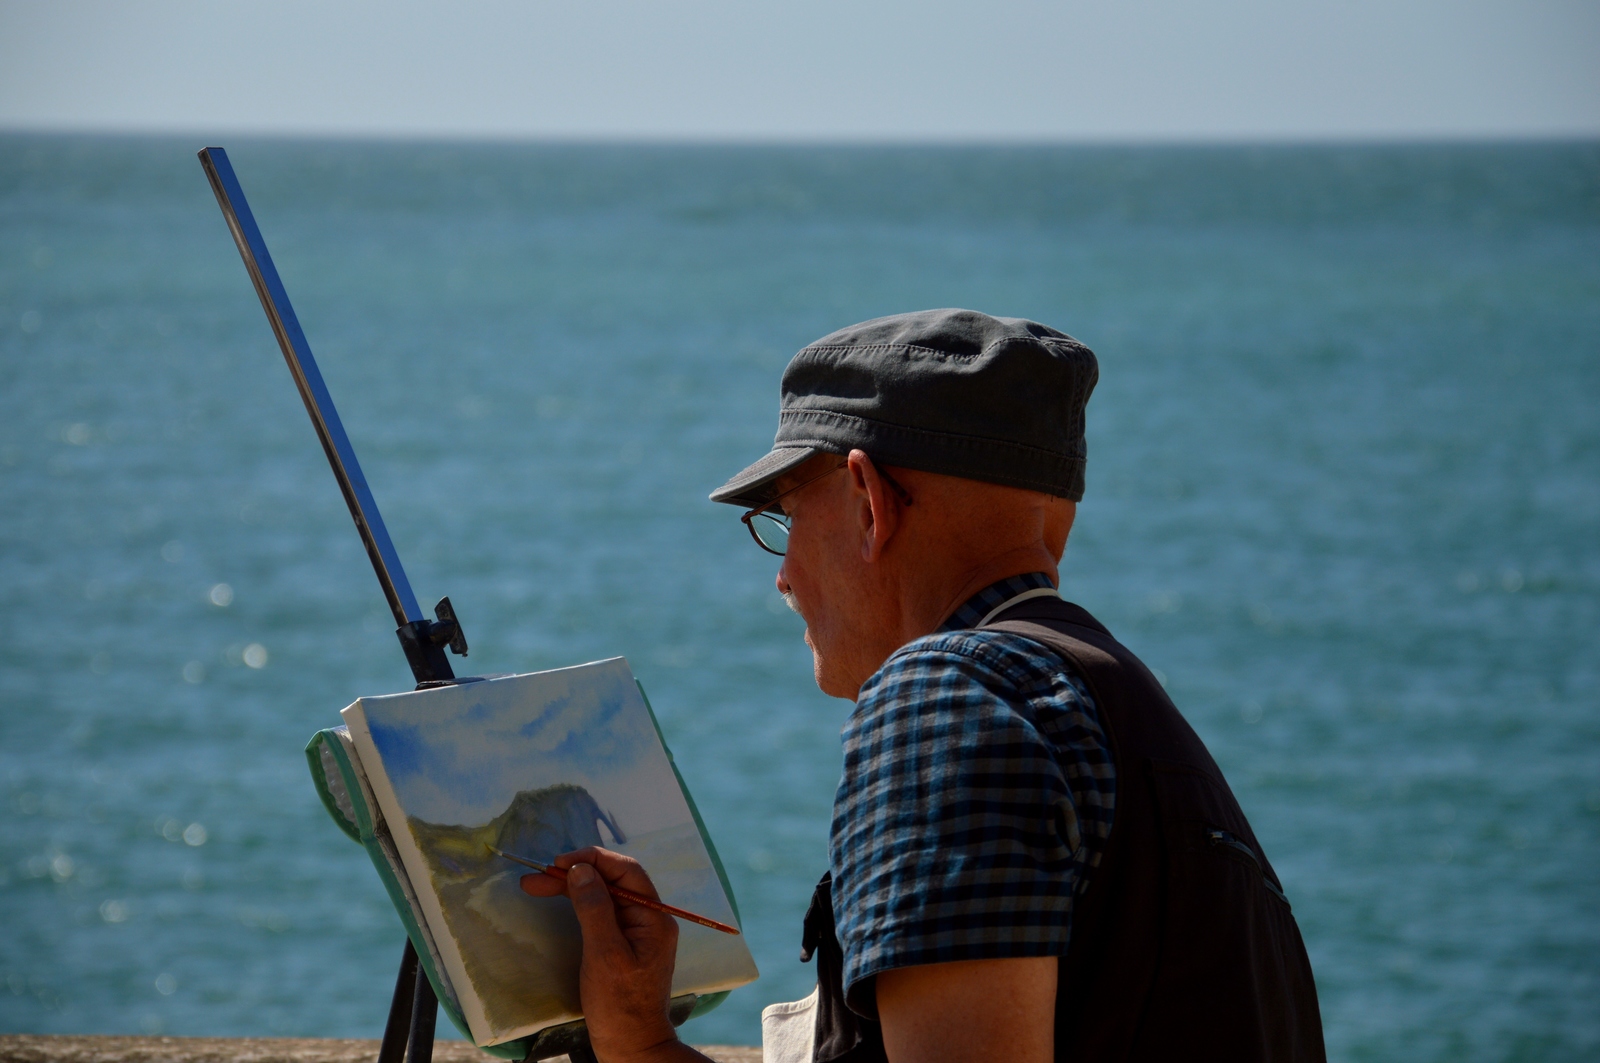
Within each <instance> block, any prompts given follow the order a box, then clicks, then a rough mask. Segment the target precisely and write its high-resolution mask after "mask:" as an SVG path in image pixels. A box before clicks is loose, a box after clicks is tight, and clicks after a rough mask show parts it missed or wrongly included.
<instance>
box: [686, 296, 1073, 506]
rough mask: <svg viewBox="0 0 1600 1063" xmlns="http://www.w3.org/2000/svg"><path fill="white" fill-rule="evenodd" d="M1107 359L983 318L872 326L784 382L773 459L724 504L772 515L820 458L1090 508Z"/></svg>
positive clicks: (968, 313)
mask: <svg viewBox="0 0 1600 1063" xmlns="http://www.w3.org/2000/svg"><path fill="white" fill-rule="evenodd" d="M1099 376H1100V370H1099V366H1098V364H1097V363H1096V362H1095V357H1094V352H1092V351H1090V350H1089V348H1087V347H1085V346H1084V345H1083V344H1081V343H1079V342H1078V341H1077V340H1075V339H1073V338H1072V337H1071V336H1068V335H1067V334H1066V333H1064V332H1057V331H1056V330H1055V329H1053V328H1049V327H1047V326H1045V325H1040V324H1038V323H1036V322H1033V321H1025V320H1023V319H1022V318H1017V317H990V316H989V315H988V314H980V313H978V312H977V311H974V310H921V311H918V312H916V313H912V314H896V315H894V316H893V317H880V318H877V319H876V320H873V321H864V322H862V323H861V324H859V325H851V326H850V327H849V328H845V329H840V330H839V331H838V332H835V333H833V334H832V335H830V336H824V337H823V338H822V339H820V340H818V341H817V342H815V343H813V344H811V345H810V346H809V347H807V348H805V349H804V350H802V351H801V352H800V353H799V354H797V355H795V356H794V358H793V359H792V360H791V361H790V362H789V367H788V368H787V369H785V370H784V371H783V384H782V392H783V397H782V399H781V401H780V405H779V412H778V436H777V439H776V440H774V442H773V445H772V452H771V453H769V454H768V455H767V456H766V457H764V458H762V459H761V460H760V461H758V462H756V463H755V464H754V465H751V466H750V467H748V468H746V469H745V470H744V471H742V472H740V473H739V474H738V475H737V476H735V477H734V478H733V479H731V480H729V481H728V482H727V483H725V484H723V485H722V486H721V487H719V488H717V489H716V490H715V491H713V492H712V494H711V500H712V501H713V502H728V503H732V504H734V505H740V506H759V505H761V504H763V503H765V502H766V501H768V500H769V499H770V498H771V497H772V495H773V494H774V490H773V487H772V482H773V481H774V480H776V479H777V478H778V477H780V476H782V475H783V474H784V473H786V472H788V471H789V470H791V469H794V468H796V467H798V466H799V465H801V464H802V463H804V462H806V461H808V460H809V459H811V458H812V457H814V456H816V455H817V454H825V453H826V454H848V453H849V452H850V451H851V450H854V449H857V448H859V449H861V450H864V451H866V452H867V453H868V454H869V455H871V456H872V459H873V460H874V461H878V462H882V463H883V464H885V465H896V466H901V467H904V468H908V469H921V470H923V471H925V472H937V473H944V474H946V475H949V476H960V477H964V478H966V479H969V480H984V481H987V482H989V483H997V484H1005V485H1006V486H1009V487H1023V488H1027V489H1029V490H1033V491H1044V492H1046V493H1048V494H1052V495H1058V496H1060V497H1062V498H1070V499H1072V500H1073V501H1077V500H1078V499H1081V498H1082V497H1083V465H1084V457H1085V454H1086V448H1085V446H1084V440H1083V410H1084V407H1085V406H1086V405H1088V402H1089V393H1090V392H1092V391H1093V390H1094V385H1095V382H1096V381H1097V380H1098V379H1099Z"/></svg>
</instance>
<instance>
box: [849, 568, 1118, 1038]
mask: <svg viewBox="0 0 1600 1063" xmlns="http://www.w3.org/2000/svg"><path fill="white" fill-rule="evenodd" d="M1050 587H1053V583H1052V582H1051V580H1050V578H1049V577H1048V576H1046V575H1045V574H1044V573H1032V574H1030V575H1026V576H1014V577H1011V578H1009V579H1005V580H1001V581H1000V582H999V583H996V584H995V585H993V586H991V587H988V588H986V589H985V590H983V591H981V592H979V593H978V594H977V595H975V596H973V598H972V599H971V600H969V601H968V602H966V604H964V605H963V606H962V607H961V608H960V609H957V610H956V612H955V613H954V614H953V615H952V616H951V617H950V619H949V620H947V621H945V623H944V625H943V626H942V627H941V628H940V629H939V630H938V631H936V632H934V633H933V634H931V635H927V636H925V637H923V638H920V639H917V640H915V641H913V642H910V643H908V644H907V645H905V646H903V647H901V648H900V649H899V650H897V651H896V652H895V653H894V654H893V655H892V656H891V657H890V658H889V659H888V660H887V661H885V662H884V664H883V667H882V668H880V669H878V672H877V674H876V675H874V676H873V677H872V678H871V679H869V680H868V681H867V683H866V685H864V686H863V687H862V688H861V696H860V697H859V698H858V699H857V702H856V707H855V711H854V712H852V713H851V714H850V718H849V720H848V721H847V722H846V723H845V726H844V733H843V739H844V776H843V778H842V779H841V780H840V782H839V792H838V795H837V796H836V797H835V798H834V802H833V829H832V836H831V838H830V841H829V847H828V850H829V852H828V855H829V862H830V864H831V865H832V871H833V915H834V921H835V924H836V932H837V934H838V937H839V944H840V945H841V946H842V947H843V949H844V985H845V994H846V998H847V999H848V1000H849V1001H850V1003H851V1005H852V1006H853V1007H855V1008H856V1009H857V1010H860V1011H862V1012H864V1013H867V1014H873V1013H874V1011H875V1009H874V1008H873V1005H872V994H871V992H870V987H871V981H870V980H871V979H872V978H873V976H875V975H877V974H878V973H879V972H881V971H886V970H889V969H891V968H895V967H908V966H912V965H915V964H924V963H945V962H949V961H952V960H974V959H995V958H1006V957H1018V956H1060V955H1063V954H1065V953H1066V951H1067V942H1068V940H1069V938H1070V937H1071V933H1072V908H1073V901H1074V898H1075V897H1076V896H1077V895H1079V894H1080V893H1081V892H1082V891H1083V889H1084V888H1085V886H1086V885H1087V883H1088V872H1089V870H1090V869H1092V868H1094V867H1095V866H1097V865H1098V864H1099V862H1100V854H1101V851H1102V850H1103V848H1104V846H1105V841H1106V838H1107V837H1108V836H1109V835H1110V833H1111V815H1112V810H1113V807H1114V805H1115V797H1116V776H1115V769H1114V767H1113V762H1112V758H1111V751H1110V749H1109V748H1108V745H1107V742H1106V737H1105V732H1104V731H1103V730H1102V729H1101V726H1100V715H1099V710H1098V709H1097V708H1096V707H1095V703H1094V699H1093V698H1092V697H1091V696H1090V695H1089V691H1088V688H1087V687H1086V686H1085V684H1084V682H1083V680H1082V679H1081V678H1079V676H1078V675H1077V674H1076V673H1075V672H1074V671H1073V669H1072V668H1071V666H1070V665H1068V664H1067V662H1066V661H1064V660H1063V659H1062V658H1061V657H1059V656H1057V655H1056V654H1055V653H1054V652H1052V651H1050V650H1048V649H1046V648H1045V647H1043V646H1041V645H1040V644H1039V643H1037V642H1034V641H1032V640H1030V639H1025V638H1022V637H1021V636H1018V635H1011V634H1005V633H1001V632H997V631H974V630H971V628H973V627H974V626H976V625H977V624H978V623H979V622H981V621H982V620H983V619H984V618H985V617H986V616H988V615H989V614H990V612H991V611H992V610H993V609H994V608H995V607H996V606H999V605H1000V604H1002V603H1003V602H1005V601H1007V600H1009V599H1011V598H1013V597H1014V596H1016V595H1017V594H1021V593H1024V592H1026V591H1029V590H1037V589H1041V588H1050Z"/></svg>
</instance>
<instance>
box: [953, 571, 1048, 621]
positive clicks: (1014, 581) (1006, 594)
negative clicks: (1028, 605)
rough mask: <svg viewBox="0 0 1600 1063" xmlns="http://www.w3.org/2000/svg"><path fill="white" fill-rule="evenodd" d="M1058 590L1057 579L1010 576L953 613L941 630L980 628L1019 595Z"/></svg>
mask: <svg viewBox="0 0 1600 1063" xmlns="http://www.w3.org/2000/svg"><path fill="white" fill-rule="evenodd" d="M1055 587H1056V584H1055V580H1053V579H1051V578H1050V577H1049V576H1047V575H1045V574H1044V573H1043V572H1028V573H1025V574H1023V575H1021V576H1007V577H1006V578H1005V579H1003V580H1000V581H998V582H996V583H991V584H989V586H987V587H985V588H984V589H983V590H981V591H979V592H978V593H977V594H974V595H973V596H972V597H971V598H968V599H967V600H966V601H965V602H963V603H962V604H961V606H960V608H958V609H957V610H956V611H955V612H953V613H951V614H950V616H949V619H947V620H945V622H944V623H942V624H940V625H939V630H940V631H961V630H963V629H964V628H972V627H977V626H978V625H979V624H981V623H982V622H983V621H984V620H985V619H986V618H987V617H988V616H989V615H990V614H991V613H992V612H994V610H995V607H996V606H999V605H1004V604H1005V603H1006V602H1008V601H1010V600H1011V599H1012V598H1015V597H1016V596H1017V595H1019V594H1027V593H1028V592H1029V591H1040V590H1048V591H1054V590H1055Z"/></svg>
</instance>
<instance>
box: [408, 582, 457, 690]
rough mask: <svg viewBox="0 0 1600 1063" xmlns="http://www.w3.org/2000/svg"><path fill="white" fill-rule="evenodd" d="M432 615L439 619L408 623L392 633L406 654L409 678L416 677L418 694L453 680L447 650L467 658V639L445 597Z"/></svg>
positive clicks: (448, 600)
mask: <svg viewBox="0 0 1600 1063" xmlns="http://www.w3.org/2000/svg"><path fill="white" fill-rule="evenodd" d="M433 615H434V616H436V617H438V619H437V620H411V621H408V622H406V623H404V624H401V625H400V626H399V627H397V628H395V632H394V633H395V635H396V636H398V637H399V639H400V648H401V649H402V650H404V651H405V654H406V663H407V664H409V665H411V674H412V675H413V676H415V677H416V680H417V689H418V690H423V689H425V688H427V687H429V686H438V685H442V684H444V683H447V682H448V681H449V680H451V679H454V678H455V673H454V672H452V671H451V669H450V661H449V659H448V658H446V657H445V655H444V651H445V648H446V647H449V649H450V652H451V653H454V654H457V655H459V656H462V657H465V656H466V655H467V636H466V635H465V634H463V633H462V631H461V622H460V621H459V620H457V619H456V611H455V609H454V607H452V606H451V605H450V599H449V598H448V597H446V598H440V599H439V604H438V605H436V606H434V607H433Z"/></svg>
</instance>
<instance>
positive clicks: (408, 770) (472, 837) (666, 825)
mask: <svg viewBox="0 0 1600 1063" xmlns="http://www.w3.org/2000/svg"><path fill="white" fill-rule="evenodd" d="M343 715H344V719H345V722H346V724H347V726H348V727H349V733H350V740H351V742H352V743H353V745H354V748H355V751H356V752H357V753H358V755H359V757H360V761H361V764H362V766H363V769H364V772H365V774H366V776H367V781H368V783H369V784H370V786H371V789H372V793H373V796H374V798H375V799H376V801H377V803H378V806H379V808H380V809H381V811H382V813H383V818H384V819H385V820H386V821H387V822H388V824H389V829H390V831H391V832H392V835H393V839H394V845H395V848H396V850H397V851H398V855H399V857H400V861H401V863H402V864H403V865H404V868H405V871H406V874H407V877H409V879H410V881H411V884H412V886H413V887H414V889H415V893H416V903H417V905H418V907H419V908H420V909H421V914H422V916H423V917H424V919H425V920H426V922H427V924H428V926H429V928H430V929H431V931H432V937H433V939H434V943H435V945H436V946H437V949H438V955H439V959H440V961H441V962H442V963H443V965H444V967H445V969H446V972H447V973H448V976H449V980H450V982H451V984H452V985H453V986H454V987H455V990H456V994H457V996H458V997H459V1004H460V1008H461V1011H462V1014H463V1016H464V1017H465V1019H466V1021H467V1024H468V1026H469V1027H470V1030H471V1034H472V1037H473V1040H475V1041H476V1042H477V1043H478V1044H480V1045H493V1044H499V1043H503V1042H505V1041H509V1040H514V1039H516V1038H519V1037H524V1036H527V1035H529V1034H531V1033H534V1032H536V1031H538V1030H541V1029H544V1028H546V1027H549V1026H553V1025H556V1024H559V1023H563V1022H569V1021H571V1020H573V1019H576V1018H579V1017H581V1009H580V1006H579V1001H578V992H577V968H578V961H579V957H580V955H581V938H580V936H579V932H578V925H577V920H576V918H575V917H574V915H573V913H572V907H571V904H570V903H569V902H568V901H567V899H566V898H565V897H553V898H536V897H530V896H528V895H527V894H525V893H523V892H522V890H521V888H520V885H519V881H520V879H521V877H522V876H523V875H524V874H526V873H527V869H526V868H523V867H519V866H517V865H514V864H512V863H510V862H509V861H507V860H505V859H503V858H501V857H498V856H495V855H493V854H492V853H490V852H489V850H488V848H487V846H489V845H493V846H495V847H497V848H499V849H503V850H505V851H506V852H509V853H514V854H517V855H519V856H524V857H528V858H530V859H534V860H541V861H548V860H550V859H551V858H553V857H555V856H557V855H558V854H560V853H563V852H568V851H570V850H573V849H577V848H580V847H582V846H585V845H604V846H605V847H606V848H609V849H614V850H616V851H618V852H622V853H626V854H627V855H629V856H632V857H634V858H635V859H637V860H639V862H640V863H641V864H643V865H644V867H645V869H646V870H647V871H648V872H649V873H650V876H651V878H652V879H653V880H654V882H655V883H656V887H657V889H658V890H659V891H660V893H661V897H662V899H663V900H665V901H666V902H668V903H669V904H674V905H677V906H679V907H681V908H686V909H688V910H690V911H693V912H697V913H699V914H702V915H706V916H709V917H710V918H712V919H717V920H720V921H722V922H726V923H735V924H736V923H737V917H736V916H735V914H734V912H733V909H732V906H731V905H730V903H729V900H728V897H727V895H726V894H725V893H724V891H723V887H722V884H721V882H720V880H719V878H718V875H717V872H716V869H715V868H714V866H713V864H712V860H711V857H710V854H709V853H708V852H707V850H706V846H705V843H704V841H703V840H702V838H701V835H700V830H699V828H698V826H697V824H696V822H695V819H694V815H693V813H692V812H691V811H690V808H689V805H688V803H687V801H686V800H685V799H684V795H683V792H682V790H681V789H680V787H679V785H678V781H677V778H676V776H675V774H674V772H673V768H672V765H671V763H670V762H669V761H668V759H667V754H666V751H665V749H664V747H663V745H662V742H661V739H660V736H659V734H658V733H657V731H656V727H655V723H654V720H653V719H652V717H651V715H650V711H649V709H648V707H647V706H646V705H645V702H644V699H643V696H642V695H641V694H640V692H639V688H638V685H637V684H636V683H635V681H634V678H633V674H632V672H631V671H630V670H629V668H628V666H627V662H626V661H624V660H623V659H622V658H615V659H612V660H608V661H599V662H596V663H593V664H586V665H580V666H578V667H574V668H563V669H557V670H554V671H549V672H535V673H531V674H527V675H517V676H506V677H503V678H496V679H490V680H485V681H481V682H475V683H466V684H461V685H459V686H450V687H442V688H438V689H432V690H423V691H417V692H413V693H406V694H394V695H389V696H384V697H372V698H362V699H360V700H358V701H357V702H355V703H354V704H353V705H351V706H349V707H348V708H346V709H345V710H344V713H343ZM679 927H680V937H679V945H678V963H677V968H676V972H675V975H674V979H673V993H674V995H675V996H676V995H679V994H684V993H696V994H702V995H703V994H708V993H715V992H720V991H725V990H728V989H731V988H734V987H735V986H738V985H742V984H744V983H746V982H749V981H751V980H753V979H754V978H755V977H756V968H755V963H754V961H753V960H752V959H751V956H750V952H749V949H748V947H747V946H746V944H745V941H744V938H743V937H734V936H730V935H726V934H720V933H718V932H716V931H714V930H710V929H708V928H705V927H700V926H696V925H694V924H692V923H687V922H683V921H680V922H679Z"/></svg>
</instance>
